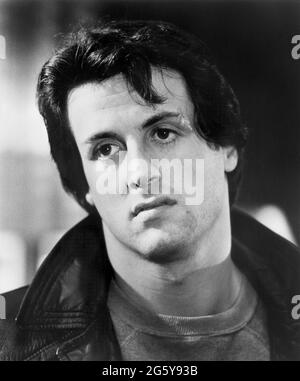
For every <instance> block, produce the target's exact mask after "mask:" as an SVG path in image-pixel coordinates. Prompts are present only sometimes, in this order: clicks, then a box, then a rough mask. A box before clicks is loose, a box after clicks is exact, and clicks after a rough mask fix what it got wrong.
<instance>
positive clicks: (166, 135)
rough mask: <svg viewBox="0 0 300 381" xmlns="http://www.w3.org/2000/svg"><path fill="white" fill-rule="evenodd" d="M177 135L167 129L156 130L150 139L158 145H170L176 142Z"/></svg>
mask: <svg viewBox="0 0 300 381" xmlns="http://www.w3.org/2000/svg"><path fill="white" fill-rule="evenodd" d="M177 135H178V134H177V133H176V132H175V131H173V130H170V129H169V128H156V129H155V130H154V132H153V135H152V139H153V140H154V141H157V142H158V143H159V144H170V143H173V142H174V141H175V140H176V137H177Z"/></svg>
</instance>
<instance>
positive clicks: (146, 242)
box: [136, 229, 185, 264]
mask: <svg viewBox="0 0 300 381" xmlns="http://www.w3.org/2000/svg"><path fill="white" fill-rule="evenodd" d="M138 241H139V242H137V245H136V246H137V251H138V253H139V254H140V255H141V256H142V257H143V258H144V259H146V260H148V261H151V262H154V263H158V264H163V263H171V262H175V261H178V260H180V259H181V260H182V259H183V253H184V252H185V250H183V246H184V237H180V236H179V235H178V234H174V233H173V234H171V233H168V232H166V231H163V232H162V231H160V230H158V229H151V230H150V231H147V233H146V234H142V236H141V237H140V238H139V240H138Z"/></svg>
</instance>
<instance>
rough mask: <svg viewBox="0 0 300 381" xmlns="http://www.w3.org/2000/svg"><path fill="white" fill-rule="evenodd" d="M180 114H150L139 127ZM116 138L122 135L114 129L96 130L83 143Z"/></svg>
mask: <svg viewBox="0 0 300 381" xmlns="http://www.w3.org/2000/svg"><path fill="white" fill-rule="evenodd" d="M180 115H181V114H180V113H178V112H171V111H162V112H160V113H158V114H155V115H152V116H150V117H149V118H148V119H146V120H145V121H144V122H143V123H142V125H141V127H140V129H141V130H143V129H145V128H147V127H150V126H152V125H153V124H155V123H158V122H160V121H161V120H164V119H167V118H174V117H176V118H178V117H179V116H180ZM107 138H108V139H109V138H110V139H118V140H122V137H121V136H120V135H119V134H118V133H116V132H114V131H110V132H108V131H107V132H98V133H96V134H94V135H92V136H91V137H89V138H88V139H87V140H86V141H85V142H84V143H85V144H91V143H94V142H96V141H98V140H100V139H107Z"/></svg>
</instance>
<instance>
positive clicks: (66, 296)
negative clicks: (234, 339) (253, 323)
mask: <svg viewBox="0 0 300 381" xmlns="http://www.w3.org/2000/svg"><path fill="white" fill-rule="evenodd" d="M231 225H232V251H231V255H232V258H233V260H234V262H235V263H236V265H237V266H238V267H239V268H240V270H241V271H242V272H243V273H244V274H245V275H246V276H247V277H248V279H249V280H250V282H251V283H252V285H253V286H254V288H255V289H256V291H257V293H258V295H259V297H260V298H261V299H262V301H263V303H264V305H265V308H266V311H267V328H268V333H269V338H270V346H271V360H300V319H299V320H296V319H293V317H292V314H291V311H292V308H293V304H292V302H291V300H292V297H293V296H294V295H299V294H300V251H299V250H298V248H297V247H296V246H294V245H292V244H290V243H289V242H287V241H286V240H285V239H283V238H281V237H279V236H278V235H276V234H275V233H273V232H271V231H270V230H269V229H267V228H266V227H264V226H263V225H261V224H260V223H258V222H257V221H255V220H254V219H253V218H251V217H249V216H248V215H246V214H244V213H243V212H241V211H239V210H237V209H233V210H232V212H231ZM112 274H113V271H112V268H111V265H110V263H109V260H108V257H107V252H106V247H105V241H104V236H103V231H102V224H101V220H100V219H99V218H97V217H94V216H91V215H89V216H88V217H86V218H85V219H84V220H82V221H81V222H79V223H78V224H77V225H76V226H74V227H73V228H72V229H71V230H69V231H68V232H67V233H66V234H65V235H64V236H63V237H62V239H61V240H60V241H59V242H58V243H57V244H56V245H55V247H54V248H53V249H52V251H51V252H50V254H49V255H48V257H47V258H46V260H45V261H44V262H43V264H42V265H41V267H40V269H39V270H38V272H37V274H36V276H35V278H34V279H33V281H32V283H31V285H30V286H29V287H24V288H22V289H19V290H17V291H12V292H9V293H7V294H4V296H5V297H6V300H7V317H8V319H6V320H0V360H2V361H5V360H52V361H53V360H97V361H99V360H122V356H121V353H120V348H119V345H118V342H117V339H116V335H115V333H114V329H113V324H112V320H111V317H110V314H109V310H108V308H107V305H106V298H107V293H108V287H109V281H110V279H111V276H112Z"/></svg>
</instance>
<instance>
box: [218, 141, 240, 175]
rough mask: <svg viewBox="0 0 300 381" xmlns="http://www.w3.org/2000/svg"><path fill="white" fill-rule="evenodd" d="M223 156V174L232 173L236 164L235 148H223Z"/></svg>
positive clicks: (236, 154)
mask: <svg viewBox="0 0 300 381" xmlns="http://www.w3.org/2000/svg"><path fill="white" fill-rule="evenodd" d="M222 149H223V155H224V169H225V172H232V171H234V170H235V168H236V166H237V163H238V153H237V150H236V148H234V147H232V146H229V147H223V148H222Z"/></svg>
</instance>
